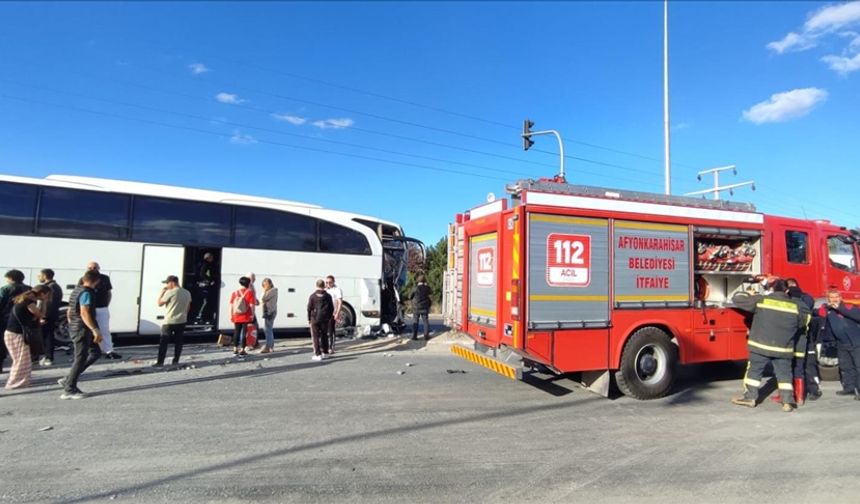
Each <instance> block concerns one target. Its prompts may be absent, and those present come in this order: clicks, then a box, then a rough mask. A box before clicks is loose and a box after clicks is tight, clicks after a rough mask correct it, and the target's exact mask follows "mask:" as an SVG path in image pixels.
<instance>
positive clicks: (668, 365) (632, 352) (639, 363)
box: [615, 327, 678, 399]
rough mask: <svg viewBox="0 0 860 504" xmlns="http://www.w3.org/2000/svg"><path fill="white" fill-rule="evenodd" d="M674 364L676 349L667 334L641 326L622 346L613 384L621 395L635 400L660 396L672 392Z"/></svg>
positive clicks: (654, 328)
mask: <svg viewBox="0 0 860 504" xmlns="http://www.w3.org/2000/svg"><path fill="white" fill-rule="evenodd" d="M677 363H678V350H677V348H676V347H675V345H674V344H672V342H671V341H670V340H669V335H667V334H666V333H665V332H664V331H662V330H661V329H658V328H656V327H643V328H641V329H639V330H638V331H636V332H635V333H633V335H632V336H630V339H628V340H627V343H625V344H624V350H623V351H622V352H621V367H620V369H619V370H618V371H617V372H616V373H615V382H616V383H617V384H618V389H619V390H620V391H621V392H622V393H623V394H624V395H626V396H630V397H633V398H635V399H656V398H658V397H663V396H664V395H666V394H668V393H669V391H670V390H671V389H672V384H673V382H674V381H675V370H676V367H677Z"/></svg>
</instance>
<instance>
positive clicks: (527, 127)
mask: <svg viewBox="0 0 860 504" xmlns="http://www.w3.org/2000/svg"><path fill="white" fill-rule="evenodd" d="M534 125H535V123H534V122H532V121H529V120H528V119H526V120H525V121H523V134H522V137H523V150H529V147H531V146H532V144H534V141H533V140H532V139H531V137H533V136H539V135H555V138H556V140H558V155H559V176H560V177H561V179H562V180H564V142H563V141H562V140H561V133H559V132H558V131H556V130H543V131H532V130H531V128H532V126H534Z"/></svg>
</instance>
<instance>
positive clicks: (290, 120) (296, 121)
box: [272, 114, 308, 126]
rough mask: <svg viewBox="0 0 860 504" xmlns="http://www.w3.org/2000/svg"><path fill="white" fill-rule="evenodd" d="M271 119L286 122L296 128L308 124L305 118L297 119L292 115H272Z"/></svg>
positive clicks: (297, 117)
mask: <svg viewBox="0 0 860 504" xmlns="http://www.w3.org/2000/svg"><path fill="white" fill-rule="evenodd" d="M272 117H274V118H275V119H277V120H279V121H286V122H288V123H290V124H295V125H296V126H301V125H302V124H304V123H306V122H308V120H307V118H304V117H299V116H296V115H292V114H272Z"/></svg>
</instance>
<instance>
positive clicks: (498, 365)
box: [451, 345, 523, 380]
mask: <svg viewBox="0 0 860 504" xmlns="http://www.w3.org/2000/svg"><path fill="white" fill-rule="evenodd" d="M451 353H453V354H454V355H457V356H458V357H462V358H463V359H466V360H467V361H470V362H474V363H475V364H478V365H480V366H484V367H485V368H487V369H489V370H490V371H495V372H496V373H498V374H500V375H502V376H504V377H505V378H510V379H511V380H522V378H523V370H522V368H521V367H517V366H512V365H510V364H505V363H504V362H500V361H498V360H496V359H494V358H492V357H487V356H486V355H481V354H480V353H478V352H476V351H474V350H469V349H468V348H466V347H464V346H460V345H451Z"/></svg>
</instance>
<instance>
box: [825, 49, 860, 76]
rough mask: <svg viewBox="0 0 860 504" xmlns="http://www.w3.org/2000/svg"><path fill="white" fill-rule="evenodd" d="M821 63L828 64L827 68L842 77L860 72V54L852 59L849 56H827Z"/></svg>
mask: <svg viewBox="0 0 860 504" xmlns="http://www.w3.org/2000/svg"><path fill="white" fill-rule="evenodd" d="M821 61H823V62H824V63H827V67H828V68H830V69H831V70H833V71H834V72H836V73H838V74H840V75H848V74H850V73H851V72H856V71H857V70H860V53H857V54H855V55H854V56H852V57H850V58H849V57H848V56H833V55H831V56H825V57H823V58H821Z"/></svg>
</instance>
